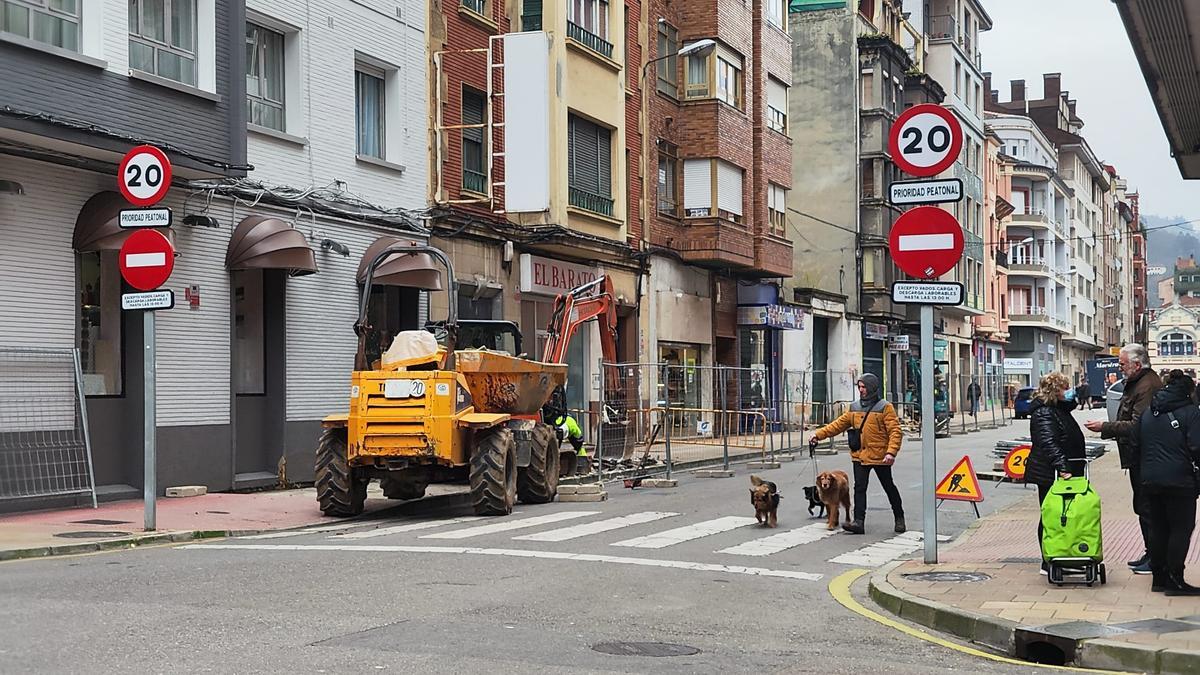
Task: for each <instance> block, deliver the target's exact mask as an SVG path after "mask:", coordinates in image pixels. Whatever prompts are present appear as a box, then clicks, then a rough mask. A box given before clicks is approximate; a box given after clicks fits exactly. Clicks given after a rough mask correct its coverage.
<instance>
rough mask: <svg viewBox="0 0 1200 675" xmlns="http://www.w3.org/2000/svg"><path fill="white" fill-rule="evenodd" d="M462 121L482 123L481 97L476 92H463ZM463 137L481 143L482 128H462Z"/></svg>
mask: <svg viewBox="0 0 1200 675" xmlns="http://www.w3.org/2000/svg"><path fill="white" fill-rule="evenodd" d="M462 123H463V124H483V97H482V96H480V95H479V94H478V93H477V92H473V91H464V92H463V102H462ZM463 138H466V139H467V140H471V141H475V142H476V143H482V142H483V129H463Z"/></svg>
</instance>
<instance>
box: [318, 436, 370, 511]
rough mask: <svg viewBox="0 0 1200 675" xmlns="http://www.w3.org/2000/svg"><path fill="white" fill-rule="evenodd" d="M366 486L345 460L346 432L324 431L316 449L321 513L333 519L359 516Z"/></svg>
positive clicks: (364, 500) (365, 498)
mask: <svg viewBox="0 0 1200 675" xmlns="http://www.w3.org/2000/svg"><path fill="white" fill-rule="evenodd" d="M367 482H368V481H366V480H363V479H362V477H361V476H360V475H358V471H357V470H356V469H355V468H354V467H352V466H350V461H349V459H348V458H347V457H346V430H345V429H326V430H325V431H324V432H323V433H322V434H321V442H320V443H319V444H318V445H317V464H316V486H317V501H318V502H319V503H320V505H321V513H324V514H325V515H327V516H336V517H348V516H357V515H358V514H360V513H362V512H363V504H364V503H365V502H366V501H367Z"/></svg>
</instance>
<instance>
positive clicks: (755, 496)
mask: <svg viewBox="0 0 1200 675" xmlns="http://www.w3.org/2000/svg"><path fill="white" fill-rule="evenodd" d="M750 485H752V486H753V487H751V488H750V503H751V504H753V505H754V518H755V519H756V520H758V522H759V523H762V524H763V525H764V526H766V527H777V526H778V524H779V515H778V511H779V500H780V495H779V490H778V489H777V488H776V487H775V484H774V483H772V482H771V481H769V480H763V479H761V478H759V477H758V476H750Z"/></svg>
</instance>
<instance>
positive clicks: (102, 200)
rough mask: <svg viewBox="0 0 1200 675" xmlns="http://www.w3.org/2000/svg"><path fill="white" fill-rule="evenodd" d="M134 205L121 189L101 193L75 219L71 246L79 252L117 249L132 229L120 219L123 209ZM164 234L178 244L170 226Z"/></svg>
mask: <svg viewBox="0 0 1200 675" xmlns="http://www.w3.org/2000/svg"><path fill="white" fill-rule="evenodd" d="M132 208H134V207H133V205H132V204H130V203H129V202H127V201H125V198H124V197H122V196H121V194H120V193H118V192H112V191H106V192H97V193H96V194H94V195H92V197H91V199H89V200H87V201H86V202H84V204H83V208H81V209H79V215H78V216H77V217H76V218H75V233H74V234H73V235H72V237H71V247H72V248H74V249H75V250H76V251H80V252H86V251H117V250H120V248H121V244H124V243H125V238H126V237H128V236H129V233H130V232H133V230H132V229H130V230H123V229H121V226H120V225H119V224H118V222H117V217H118V216H119V215H120V213H121V210H122V209H132ZM163 234H165V235H167V239H169V240H171V244H172V245H174V244H175V233H174V232H173V231H172V230H171V229H170V228H166V229H165V230H164V231H163Z"/></svg>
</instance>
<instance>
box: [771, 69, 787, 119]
mask: <svg viewBox="0 0 1200 675" xmlns="http://www.w3.org/2000/svg"><path fill="white" fill-rule="evenodd" d="M767 105H769V106H771V107H772V108H774V109H776V110H778V111H779V112H781V113H784V114H786V113H787V87H786V86H785V85H784V84H783V83H782V82H780V81H779V80H777V79H775V78H773V77H768V78H767Z"/></svg>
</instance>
